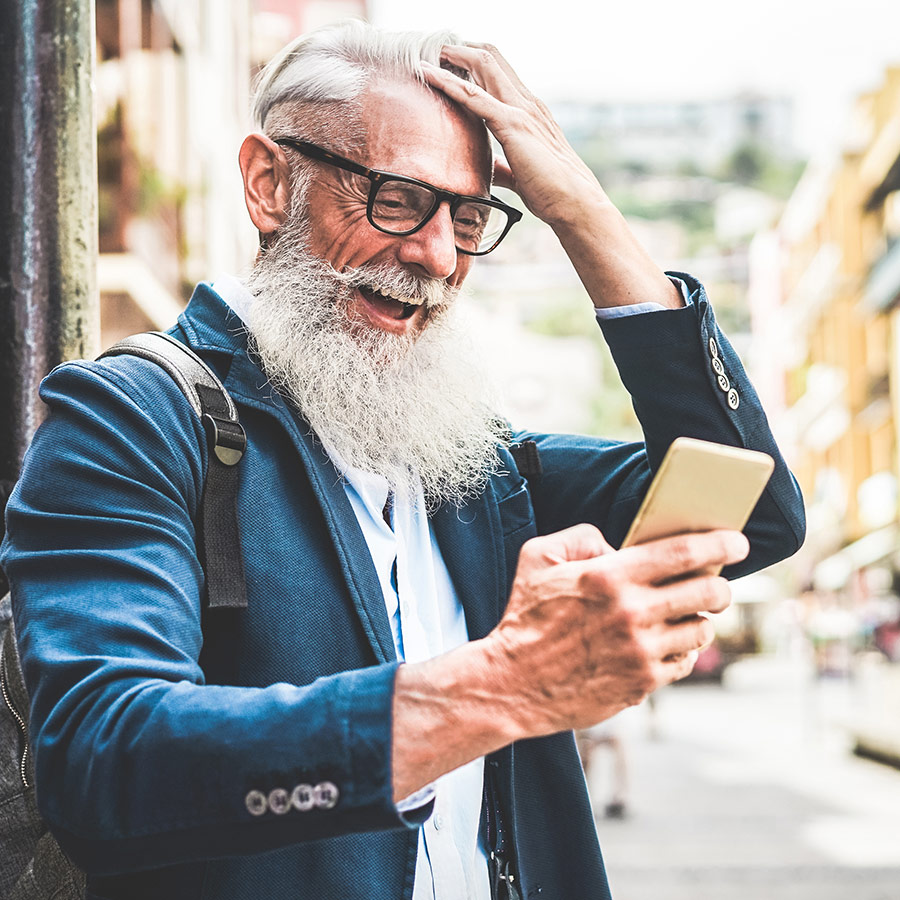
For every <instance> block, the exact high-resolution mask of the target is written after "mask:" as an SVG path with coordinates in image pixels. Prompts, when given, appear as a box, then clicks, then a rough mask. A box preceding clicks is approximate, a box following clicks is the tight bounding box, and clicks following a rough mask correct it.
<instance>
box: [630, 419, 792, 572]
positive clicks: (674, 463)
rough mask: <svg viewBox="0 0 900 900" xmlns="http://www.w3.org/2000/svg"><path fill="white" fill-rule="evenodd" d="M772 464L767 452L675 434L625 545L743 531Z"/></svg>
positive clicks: (770, 472) (772, 461) (773, 465)
mask: <svg viewBox="0 0 900 900" xmlns="http://www.w3.org/2000/svg"><path fill="white" fill-rule="evenodd" d="M774 468H775V461H774V460H773V459H772V457H771V456H769V455H768V454H767V453H760V452H759V451H757V450H744V449H743V448H741V447H728V446H726V445H724V444H714V443H712V442H710V441H698V440H696V439H694V438H686V437H680V438H677V439H676V440H675V441H673V442H672V445H671V446H670V447H669V450H668V452H667V453H666V455H665V457H664V458H663V461H662V465H660V467H659V471H658V472H657V473H656V476H655V477H654V479H653V481H652V482H651V484H650V488H649V490H648V491H647V496H646V497H644V502H643V503H641V507H640V509H639V510H638V512H637V515H636V516H635V518H634V522H632V524H631V528H629V529H628V534H626V535H625V540H624V541H623V542H622V546H623V547H628V546H631V545H632V544H642V543H644V542H645V541H653V540H656V539H658V538H664V537H670V536H671V535H674V534H684V533H685V532H690V531H711V530H712V529H714V528H729V529H732V530H734V531H741V530H742V529H743V527H744V526H745V525H746V524H747V519H749V518H750V513H752V512H753V507H754V506H756V502H757V500H759V497H760V495H761V494H762V492H763V489H764V488H765V486H766V483H767V482H768V480H769V477H770V476H771V474H772V470H773V469H774ZM713 574H718V570H717V571H716V572H715V573H713Z"/></svg>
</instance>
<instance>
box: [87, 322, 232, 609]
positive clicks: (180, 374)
mask: <svg viewBox="0 0 900 900" xmlns="http://www.w3.org/2000/svg"><path fill="white" fill-rule="evenodd" d="M122 354H128V355H131V356H140V357H141V358H143V359H147V360H150V361H151V362H153V363H155V364H156V365H158V366H160V367H161V368H163V369H165V371H166V372H168V374H169V375H170V376H171V378H172V380H173V381H174V382H175V383H176V384H177V385H178V387H179V388H180V389H181V392H182V393H183V394H184V396H185V397H186V398H187V400H188V402H189V403H190V404H191V407H192V408H193V410H194V412H195V413H196V414H197V417H198V418H199V419H200V421H201V423H202V424H203V429H204V431H205V432H206V439H207V442H208V446H209V451H210V452H209V468H208V469H207V473H206V480H205V482H204V484H203V498H202V501H201V513H200V521H199V523H198V530H199V531H200V540H199V541H198V545H199V548H200V553H201V557H202V558H201V563H202V565H203V572H204V575H205V577H206V588H207V602H208V606H209V608H210V609H217V608H225V609H241V608H244V607H246V606H247V588H246V584H245V580H244V563H243V557H242V555H241V548H240V538H239V532H238V521H237V488H238V470H237V464H238V463H239V462H240V460H241V457H242V456H243V455H244V451H245V450H246V449H247V436H246V434H245V432H244V429H243V427H242V426H241V423H240V421H239V419H238V412H237V407H236V406H235V403H234V400H233V399H232V398H231V396H230V395H229V393H228V391H226V390H225V388H224V387H223V385H222V382H221V381H219V379H218V377H217V376H216V374H215V372H213V370H212V369H211V368H210V367H209V366H208V365H207V364H206V363H205V362H204V361H203V360H202V359H200V357H199V356H197V354H196V353H194V351H193V350H191V349H190V348H189V347H187V346H185V345H184V344H182V343H181V342H180V341H177V340H175V338H173V337H171V336H170V335H168V334H163V333H162V332H161V331H148V332H145V333H144V334H136V335H133V336H131V337H127V338H125V339H124V340H121V341H119V342H118V343H117V344H114V345H113V346H112V347H110V348H109V349H108V350H107V351H105V352H104V353H102V354H101V355H100V357H98V358H99V359H103V357H106V356H120V355H122Z"/></svg>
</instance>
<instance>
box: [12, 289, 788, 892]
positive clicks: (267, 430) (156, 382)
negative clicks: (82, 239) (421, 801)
mask: <svg viewBox="0 0 900 900" xmlns="http://www.w3.org/2000/svg"><path fill="white" fill-rule="evenodd" d="M684 277H686V278H687V276H684ZM687 280H688V283H689V287H690V289H691V291H692V300H693V305H691V306H688V307H686V308H685V309H681V310H670V311H665V312H655V313H652V314H647V315H639V316H634V317H628V318H621V319H612V320H609V321H606V322H604V323H603V326H602V327H603V331H604V333H605V336H606V339H607V341H608V343H609V345H610V347H611V349H612V353H613V356H614V358H615V361H616V363H617V365H618V367H619V371H620V373H621V376H622V379H623V381H624V383H625V385H626V387H627V388H628V389H629V391H630V392H631V394H632V396H633V398H634V405H635V409H636V411H637V414H638V416H639V418H640V420H641V424H642V426H643V429H644V433H645V437H646V442H645V443H620V442H614V441H605V440H602V439H598V438H593V437H575V436H564V435H539V434H529V433H524V432H523V433H521V434H518V435H516V437H517V438H518V439H528V438H530V439H533V440H535V441H536V442H537V443H538V445H539V448H540V453H541V459H542V463H543V467H544V474H543V476H542V477H541V478H540V480H539V481H537V482H536V483H534V484H532V485H528V486H526V484H525V482H524V481H523V479H522V477H521V476H520V475H519V473H518V471H517V469H516V466H515V463H514V461H513V459H512V457H511V456H510V455H509V453H507V452H506V451H504V450H500V451H499V452H500V456H501V459H502V462H503V468H504V471H503V472H502V473H500V474H498V475H496V476H495V477H493V478H492V479H491V481H490V484H489V485H488V487H487V489H486V490H485V492H484V493H483V495H482V496H480V497H479V498H478V499H477V500H473V501H471V502H469V503H468V504H467V505H466V506H465V507H463V508H462V509H456V508H451V507H448V508H444V509H441V510H439V511H438V512H437V513H436V514H435V516H434V518H433V525H434V530H435V534H436V536H437V539H438V542H439V545H440V547H441V551H442V553H443V556H444V559H445V560H446V563H447V567H448V569H449V571H450V573H451V577H452V578H453V581H454V585H455V587H456V590H457V592H458V594H459V597H460V599H461V602H462V604H463V607H464V609H465V614H466V621H467V624H468V629H469V635H470V637H471V638H473V639H475V638H479V637H482V636H483V635H485V634H487V633H488V632H489V631H490V630H491V629H492V628H493V627H494V626H495V625H496V623H497V621H498V620H499V618H500V616H501V614H502V611H503V609H504V605H505V603H506V599H507V596H508V593H509V588H510V584H511V581H512V578H513V574H514V571H515V564H516V560H517V556H518V552H519V549H520V548H521V546H522V544H523V543H524V541H526V540H527V539H528V538H530V537H533V536H534V535H536V534H542V533H548V532H552V531H556V530H558V529H561V528H564V527H567V526H569V525H572V524H574V523H577V522H582V521H588V522H593V523H594V524H595V525H596V526H597V527H598V528H600V529H601V530H602V531H603V532H604V534H605V535H606V537H607V538H608V539H609V540H610V541H611V542H612V543H613V544H617V543H618V542H619V541H621V539H622V537H623V535H624V533H625V531H626V529H627V527H628V525H629V523H630V521H631V519H632V517H633V515H634V513H635V511H636V509H637V507H638V504H639V502H640V500H641V498H642V496H643V493H644V492H645V490H646V488H647V485H648V483H649V480H650V478H651V476H652V473H653V471H654V469H655V468H656V467H657V465H658V464H659V462H660V460H661V458H662V456H663V454H664V452H665V450H666V448H667V447H668V445H669V444H670V443H671V441H672V440H673V439H674V438H675V437H677V436H678V435H690V436H694V437H699V438H706V439H710V440H715V441H720V442H723V443H727V444H733V445H740V446H745V447H753V448H756V449H759V450H764V451H766V452H767V453H770V454H771V455H772V456H773V457H775V459H776V462H777V466H776V470H775V474H774V475H773V477H772V479H771V482H770V484H769V487H768V489H767V490H766V492H765V494H764V496H763V498H762V499H761V500H760V502H759V505H758V507H757V509H756V511H755V512H754V515H753V517H752V518H751V520H750V523H749V524H748V526H747V529H746V532H747V534H748V536H749V538H750V542H751V548H752V549H751V552H750V556H749V557H748V558H747V560H746V561H745V562H743V563H741V564H740V565H738V566H735V567H732V569H731V571H730V572H729V573H728V574H730V575H740V574H745V573H747V572H750V571H753V570H756V569H759V568H761V567H763V566H767V565H769V564H771V563H773V562H775V561H776V560H779V559H782V558H784V557H786V556H788V555H790V554H791V553H793V552H794V551H795V550H796V549H797V548H798V547H799V546H800V543H801V542H802V538H803V532H804V516H803V505H802V500H801V497H800V493H799V491H798V489H797V486H796V484H795V482H794V480H793V478H792V476H791V474H790V473H789V471H788V469H787V468H786V466H785V464H784V461H783V460H782V458H781V455H780V453H779V452H778V449H777V447H776V446H775V443H774V440H773V438H772V435H771V432H770V430H769V428H768V425H767V423H766V419H765V416H764V414H763V411H762V409H761V408H760V405H759V402H758V400H757V398H756V394H755V393H754V390H753V388H752V386H751V385H750V383H749V382H748V380H747V377H746V375H745V374H744V371H743V368H742V367H741V364H740V362H739V360H738V359H737V357H736V356H735V354H734V352H733V351H732V349H731V347H730V345H729V343H728V341H727V339H726V338H725V337H724V336H723V335H722V333H721V332H720V331H719V329H718V327H717V325H716V322H715V319H714V316H713V312H712V309H711V308H710V306H709V304H708V302H707V299H706V295H705V293H704V291H703V289H702V288H701V287H700V286H699V285H698V284H697V283H696V282H694V281H693V280H691V279H689V278H687ZM171 333H172V334H173V335H175V336H176V337H177V338H178V339H180V340H183V341H185V342H187V343H188V344H189V345H190V346H191V347H193V349H194V350H195V351H197V352H198V353H199V354H201V355H202V356H203V357H204V358H205V359H206V360H207V361H208V362H209V363H210V364H211V365H212V366H213V368H214V369H215V370H216V371H217V373H218V374H219V375H220V377H221V378H222V380H223V382H224V384H225V386H226V388H227V389H228V391H229V392H230V393H231V395H232V397H234V399H235V401H236V403H237V404H238V406H239V409H240V416H241V421H242V422H243V424H244V427H245V428H246V431H247V435H248V440H249V449H248V451H247V454H246V456H245V457H244V460H243V461H242V463H241V472H240V479H241V480H240V488H239V497H238V505H239V518H240V526H241V543H242V551H243V556H244V562H245V567H246V575H247V588H248V599H249V606H248V609H247V610H246V611H244V612H242V613H240V614H239V616H238V621H237V622H236V626H235V627H236V635H237V640H238V648H239V652H238V658H237V660H236V661H235V666H234V670H235V677H234V679H233V682H234V683H233V684H229V685H213V684H208V683H206V680H205V677H204V672H203V671H202V670H201V668H200V666H199V665H198V658H199V654H200V646H201V628H200V624H201V622H200V615H201V606H202V603H201V600H202V596H203V590H204V584H203V571H202V568H201V566H200V563H199V562H198V557H197V549H196V533H195V526H194V522H195V521H196V513H197V507H198V502H199V500H200V496H199V495H200V491H201V488H202V484H203V473H204V471H205V468H206V464H207V455H206V454H207V450H206V441H205V439H204V436H203V433H202V429H201V427H200V425H199V423H198V422H197V419H196V417H195V416H194V415H193V413H192V412H191V410H190V407H189V406H188V404H187V401H186V400H185V399H184V397H183V396H182V395H181V393H180V392H179V390H178V389H177V387H176V386H175V385H174V383H173V382H172V381H171V380H170V379H169V376H168V375H166V374H165V373H164V372H163V371H162V370H161V369H158V368H157V367H155V366H154V365H152V364H148V363H145V362H144V361H141V360H138V359H136V358H133V357H114V358H109V359H104V360H102V361H99V362H73V363H68V364H65V365H63V366H61V367H59V368H57V369H55V370H54V371H53V372H52V373H51V374H50V375H49V376H48V377H47V378H46V379H45V381H44V382H43V384H42V388H41V396H42V397H43V399H44V401H45V402H46V403H47V404H48V405H49V407H50V414H49V417H48V419H47V420H46V422H45V423H44V424H43V425H42V426H41V428H40V429H39V431H38V434H37V436H36V438H35V440H34V443H33V445H32V447H31V449H30V451H29V453H28V455H27V458H26V461H25V465H24V471H23V474H22V477H21V480H20V482H19V484H18V486H17V488H16V490H15V492H14V494H13V496H12V498H11V500H10V503H9V508H8V525H7V529H8V534H7V538H6V541H5V543H4V545H3V550H2V562H3V564H4V566H5V569H6V572H7V574H8V577H9V580H10V582H11V585H12V591H13V604H14V615H15V620H16V626H17V628H18V634H19V639H20V643H21V650H22V656H23V661H24V671H25V678H26V682H27V684H28V687H29V691H30V693H31V697H32V720H31V721H32V736H33V742H34V753H35V766H36V784H37V798H38V804H39V807H40V810H41V813H42V815H43V816H44V817H45V819H46V820H47V822H48V823H49V825H50V827H51V829H52V830H53V832H54V833H55V834H56V836H57V837H58V839H59V841H60V844H61V845H62V847H63V848H64V849H65V850H66V851H67V852H68V853H69V854H71V856H72V857H73V858H74V860H75V861H76V862H77V863H78V865H79V866H81V867H82V868H84V869H85V870H86V871H87V872H88V873H89V888H88V896H89V897H95V898H108V900H111V898H127V900H142V898H150V897H153V898H160V897H166V898H167V900H173V898H189V897H190V898H199V897H203V898H210V900H212V898H215V900H260V898H261V897H273V898H282V897H288V896H290V897H298V898H300V897H309V898H315V900H321V898H335V900H373V898H376V900H377V898H391V900H397V898H407V900H409V898H410V897H411V895H412V886H413V877H414V872H415V862H416V849H417V835H416V830H415V825H416V823H415V822H412V823H410V822H406V821H404V820H403V819H402V818H401V817H400V816H399V815H398V813H397V811H396V810H395V808H394V805H393V802H392V790H391V772H390V760H391V694H392V687H393V679H394V674H395V671H396V667H397V665H398V663H397V660H396V658H395V654H394V649H393V642H392V639H391V631H390V626H389V623H388V619H387V614H386V611H385V605H384V600H383V597H382V593H381V589H380V587H379V583H378V579H377V576H376V574H375V570H374V567H373V565H372V562H371V557H370V555H369V553H368V549H367V547H366V544H365V541H364V539H363V536H362V533H361V531H360V529H359V526H358V524H357V522H356V519H355V516H354V514H353V511H352V509H351V507H350V505H349V503H348V501H347V498H346V495H345V493H344V490H343V487H342V486H341V483H340V479H339V477H338V475H337V473H336V471H335V469H334V467H333V466H332V465H331V463H330V461H329V460H328V458H327V456H326V455H325V454H324V453H323V451H322V448H321V446H320V445H319V444H318V443H317V442H316V441H315V440H314V438H313V436H312V435H311V434H310V431H309V428H308V426H307V425H306V424H305V423H304V422H303V420H302V419H301V418H300V417H299V416H298V415H297V414H296V413H295V412H294V411H293V410H292V408H291V407H290V406H289V405H288V403H286V402H285V400H284V399H283V398H282V397H281V396H280V395H279V394H278V393H276V392H275V391H274V390H273V389H272V388H271V386H270V385H269V384H268V383H267V381H266V378H265V376H264V375H263V374H262V373H261V371H260V370H259V368H258V367H257V365H256V364H255V362H254V361H253V359H252V358H251V356H250V355H248V352H247V345H246V339H245V333H244V329H243V326H242V323H241V322H240V321H239V320H238V319H237V318H236V317H235V315H234V314H233V313H232V312H231V311H230V310H229V309H228V307H227V306H226V305H225V304H224V303H223V302H222V301H221V299H220V298H219V297H218V296H217V295H216V294H215V293H214V292H213V291H212V290H211V289H210V288H209V287H207V286H205V285H201V286H199V287H198V288H197V290H196V292H195V294H194V297H193V298H192V300H191V303H190V305H189V306H188V308H187V310H186V311H185V313H184V314H183V315H182V316H181V317H180V318H179V321H178V324H177V326H176V327H175V328H174V329H173V330H172V332H171ZM713 355H716V356H718V358H719V359H720V360H721V363H722V365H723V366H724V369H725V372H726V375H727V378H728V379H729V382H730V386H729V390H731V389H733V390H734V392H735V394H734V395H732V397H731V399H730V400H729V395H728V394H727V393H726V392H725V391H723V390H721V389H720V386H719V383H718V382H717V373H716V372H715V371H714V370H713V364H712V359H713ZM734 396H736V397H737V398H738V401H737V403H735V402H734V399H733V398H734ZM492 762H493V763H496V767H495V768H496V771H497V772H498V775H499V784H500V790H501V800H502V802H503V803H504V805H505V806H506V807H507V814H508V817H509V820H510V824H511V825H512V829H513V832H514V837H515V851H516V857H517V867H518V869H519V872H520V878H521V888H522V892H523V896H524V897H525V898H540V900H554V898H559V900H571V898H574V897H577V898H605V897H608V896H609V888H608V886H607V881H606V876H605V873H604V868H603V861H602V858H601V855H600V850H599V847H598V843H597V837H596V832H595V829H594V822H593V817H592V814H591V809H590V806H589V802H588V797H587V793H586V791H585V784H584V778H583V775H582V771H581V766H580V764H579V760H578V757H577V755H576V751H575V746H574V742H573V738H572V735H571V733H561V734H555V735H552V736H549V737H545V738H540V739H535V740H528V741H520V742H518V743H516V744H514V745H513V746H511V747H508V748H506V749H505V750H503V751H501V752H500V753H499V754H497V755H496V756H495V757H494V758H493V760H492ZM303 785H309V786H310V787H311V788H313V789H315V788H316V786H320V788H321V786H325V788H326V792H325V794H324V796H325V797H326V800H327V802H324V803H318V804H317V803H311V804H310V803H302V802H301V803H299V804H298V805H296V806H293V805H290V804H288V805H287V809H283V810H281V811H280V812H278V813H275V812H273V811H272V810H271V809H267V810H266V811H265V812H263V813H262V814H254V810H253V809H252V806H253V804H252V802H250V801H248V797H250V798H251V799H252V797H253V796H257V795H256V794H254V792H261V793H262V794H264V795H269V793H270V792H272V791H273V790H276V789H278V788H283V789H284V790H285V791H286V792H287V793H288V794H290V793H291V792H292V791H294V789H295V788H297V787H298V786H299V787H301V796H303V797H308V796H312V795H311V794H310V793H309V792H308V791H306V789H305V788H302V786H303ZM329 786H333V788H334V790H333V792H332V793H331V794H329V793H328V790H329V789H330V788H329ZM304 791H306V793H304ZM282 796H284V795H282ZM329 798H330V799H329ZM335 800H336V802H334V801H335ZM255 812H256V813H258V812H259V809H256V810H255Z"/></svg>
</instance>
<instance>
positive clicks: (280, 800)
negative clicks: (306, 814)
mask: <svg viewBox="0 0 900 900" xmlns="http://www.w3.org/2000/svg"><path fill="white" fill-rule="evenodd" d="M290 808H291V795H290V794H289V793H288V792H287V791H286V790H285V789H284V788H275V790H274V791H269V809H271V810H272V812H273V813H275V814H276V815H278V816H283V815H284V814H285V813H286V812H287V811H288V810H289V809H290Z"/></svg>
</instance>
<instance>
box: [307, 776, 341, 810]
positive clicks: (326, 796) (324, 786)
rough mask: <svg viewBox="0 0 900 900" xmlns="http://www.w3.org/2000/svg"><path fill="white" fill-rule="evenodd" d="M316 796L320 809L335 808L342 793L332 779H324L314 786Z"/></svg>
mask: <svg viewBox="0 0 900 900" xmlns="http://www.w3.org/2000/svg"><path fill="white" fill-rule="evenodd" d="M313 791H314V793H315V798H316V806H318V807H319V809H333V808H334V807H335V806H336V805H337V802H338V797H339V796H340V793H339V791H338V789H337V787H336V786H335V785H334V784H332V783H331V782H330V781H322V782H320V783H319V784H317V785H316V786H315V788H313Z"/></svg>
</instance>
